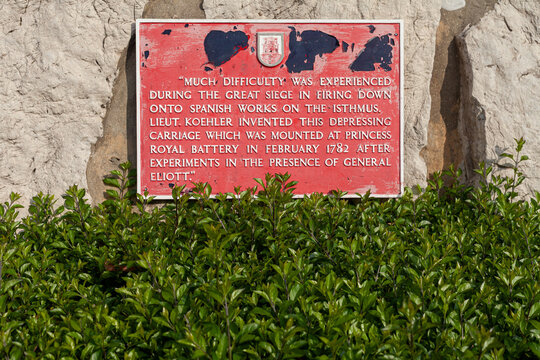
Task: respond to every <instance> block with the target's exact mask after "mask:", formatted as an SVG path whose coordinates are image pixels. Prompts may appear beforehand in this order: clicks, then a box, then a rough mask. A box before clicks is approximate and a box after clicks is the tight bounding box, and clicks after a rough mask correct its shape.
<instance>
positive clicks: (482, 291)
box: [0, 144, 540, 359]
mask: <svg viewBox="0 0 540 360" xmlns="http://www.w3.org/2000/svg"><path fill="white" fill-rule="evenodd" d="M518 145H519V144H518ZM521 146H522V144H521ZM518 150H521V147H520V146H518ZM518 156H519V152H518ZM507 157H508V158H509V159H508V160H509V161H511V162H512V161H513V164H514V165H515V167H514V174H513V175H511V176H510V177H507V178H500V177H492V176H491V174H490V172H491V168H486V167H485V166H484V167H483V169H482V170H481V171H480V173H481V174H483V178H484V181H483V182H482V183H481V185H480V186H479V187H477V188H472V187H467V186H463V185H460V184H459V183H458V182H457V181H455V179H457V177H458V176H459V172H456V173H454V172H452V171H449V172H447V173H446V174H445V176H448V175H449V176H450V177H451V178H453V179H454V181H453V185H451V186H444V185H443V180H442V176H439V175H436V176H435V177H434V179H433V180H432V181H430V183H429V186H428V187H427V188H426V189H424V190H420V189H418V192H419V195H418V196H413V194H412V191H411V190H409V189H408V190H406V192H405V194H404V195H403V197H401V198H399V199H390V200H380V199H373V198H370V197H369V195H366V196H363V197H361V198H360V199H359V200H357V201H355V202H351V201H346V200H343V199H341V197H342V196H343V194H342V193H339V192H335V193H333V194H331V195H328V196H327V195H321V194H314V195H312V196H309V197H305V198H304V199H300V200H295V199H293V197H292V190H293V189H294V184H295V183H294V182H291V181H290V179H289V177H288V175H275V176H267V177H266V178H265V179H262V180H261V179H259V180H257V182H258V184H259V185H258V189H247V190H243V191H240V190H239V189H238V191H237V193H236V197H235V198H233V199H227V198H226V196H225V195H223V196H218V197H217V198H216V199H210V196H209V194H210V187H209V186H208V185H205V184H197V186H196V187H195V189H194V192H193V193H191V194H188V193H184V191H183V190H185V189H184V188H178V187H176V188H174V189H173V190H172V191H173V197H174V201H172V202H170V203H169V204H167V205H165V206H163V207H160V208H158V207H150V206H148V204H147V203H148V201H149V200H150V199H147V198H145V197H143V196H137V197H135V199H133V193H132V192H130V191H128V190H127V189H128V188H129V187H130V185H132V182H133V180H132V179H131V175H133V174H129V173H128V167H129V165H128V164H123V165H122V169H121V170H119V171H115V172H114V173H113V176H112V177H110V178H109V179H108V180H106V183H107V184H109V185H111V186H112V187H113V188H114V189H115V190H109V196H110V197H111V199H110V200H107V201H105V202H104V203H102V204H100V205H99V206H97V207H94V208H92V207H91V206H90V205H89V204H88V203H87V201H86V200H85V191H84V190H82V189H78V188H77V187H76V186H73V187H71V188H70V189H69V190H67V191H66V194H65V195H64V204H63V206H59V207H57V206H56V205H55V200H54V199H53V197H52V196H49V195H43V194H39V195H38V196H36V197H34V198H33V202H32V205H31V206H30V207H29V215H28V216H27V217H26V218H24V219H22V220H20V221H19V220H18V219H17V218H16V214H17V207H18V206H19V205H17V203H16V200H17V198H18V196H17V195H15V194H13V195H12V196H11V199H10V201H7V202H6V203H4V204H3V205H2V206H0V245H1V248H0V251H1V254H0V281H1V283H0V355H1V356H2V357H3V358H6V359H8V358H15V359H17V358H25V359H26V358H50V359H59V358H62V359H69V358H76V359H122V358H125V359H131V358H140V359H148V358H156V359H158V358H162V359H193V358H203V359H205V358H206V359H247V358H253V359H290V358H304V359H379V358H380V359H425V358H433V359H437V358H439V359H451V358H458V359H467V358H474V359H481V358H485V359H503V358H505V359H527V358H530V359H533V358H535V357H536V356H540V281H539V280H540V266H539V264H538V262H539V260H540V229H539V223H540V219H539V212H540V210H539V203H540V195H539V194H538V193H537V194H536V196H535V197H533V198H532V199H531V200H528V201H523V200H518V198H517V193H516V188H517V186H518V185H519V184H520V183H521V182H522V181H523V176H522V174H521V173H520V172H519V170H518V165H519V163H520V162H521V161H524V160H526V157H519V158H518V159H514V157H513V156H510V155H507ZM486 179H490V181H486ZM254 194H257V195H258V196H257V197H255V196H254ZM190 196H193V197H194V199H195V200H189V197H190ZM535 355H536V356H535Z"/></svg>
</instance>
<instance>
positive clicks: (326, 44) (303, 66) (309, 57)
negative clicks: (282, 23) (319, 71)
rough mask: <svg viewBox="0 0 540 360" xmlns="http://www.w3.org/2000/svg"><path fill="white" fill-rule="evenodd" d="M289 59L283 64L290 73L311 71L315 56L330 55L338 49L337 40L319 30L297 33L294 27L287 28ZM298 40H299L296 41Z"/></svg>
mask: <svg viewBox="0 0 540 360" xmlns="http://www.w3.org/2000/svg"><path fill="white" fill-rule="evenodd" d="M289 28H290V29H291V32H290V34H289V50H290V53H289V57H288V58H287V61H286V62H285V66H287V70H288V71H289V72H290V73H299V72H302V71H304V70H313V65H314V64H315V56H317V55H319V56H321V57H322V56H323V54H330V53H332V52H333V51H334V50H336V49H337V48H338V47H339V40H338V39H337V38H336V37H335V36H333V35H330V34H327V33H324V32H322V31H320V30H305V31H302V33H297V32H296V29H295V28H294V27H292V26H291V27H289ZM298 38H300V40H299V39H298Z"/></svg>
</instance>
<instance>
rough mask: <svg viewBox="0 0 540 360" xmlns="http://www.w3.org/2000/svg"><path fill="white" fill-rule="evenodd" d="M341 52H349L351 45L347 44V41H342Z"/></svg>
mask: <svg viewBox="0 0 540 360" xmlns="http://www.w3.org/2000/svg"><path fill="white" fill-rule="evenodd" d="M341 50H343V52H347V50H349V44H347V43H346V42H345V41H342V42H341Z"/></svg>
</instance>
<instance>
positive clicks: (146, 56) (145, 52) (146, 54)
mask: <svg viewBox="0 0 540 360" xmlns="http://www.w3.org/2000/svg"><path fill="white" fill-rule="evenodd" d="M148 56H150V51H148V50H144V60H146V59H148Z"/></svg>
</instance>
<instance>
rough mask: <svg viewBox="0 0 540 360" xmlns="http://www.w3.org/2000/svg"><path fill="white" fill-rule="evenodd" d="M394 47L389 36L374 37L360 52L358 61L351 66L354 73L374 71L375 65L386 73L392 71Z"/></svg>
mask: <svg viewBox="0 0 540 360" xmlns="http://www.w3.org/2000/svg"><path fill="white" fill-rule="evenodd" d="M392 50H393V48H392V45H390V37H389V36H388V35H383V36H378V37H374V38H373V39H371V40H369V41H368V42H367V44H366V45H365V48H364V50H362V51H361V52H360V54H359V55H358V57H357V58H356V60H354V62H353V63H352V64H351V65H350V66H349V68H350V69H351V70H352V71H374V70H375V64H380V65H379V66H380V67H381V69H383V70H384V71H390V70H392V68H391V67H390V64H392Z"/></svg>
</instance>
